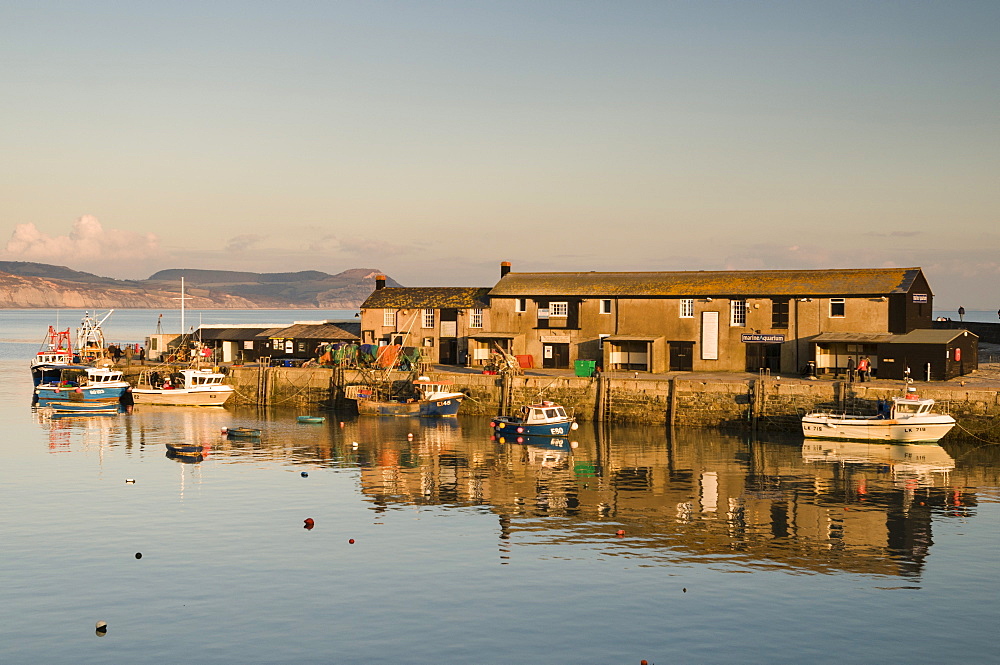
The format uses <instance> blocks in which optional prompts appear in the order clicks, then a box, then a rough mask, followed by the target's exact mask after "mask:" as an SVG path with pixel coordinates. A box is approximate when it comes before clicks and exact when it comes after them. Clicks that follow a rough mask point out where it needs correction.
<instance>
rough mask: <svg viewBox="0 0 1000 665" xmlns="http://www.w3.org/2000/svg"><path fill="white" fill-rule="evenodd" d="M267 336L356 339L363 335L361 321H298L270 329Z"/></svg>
mask: <svg viewBox="0 0 1000 665" xmlns="http://www.w3.org/2000/svg"><path fill="white" fill-rule="evenodd" d="M267 336H268V337H269V338H271V339H274V338H279V339H321V340H335V339H336V340H356V339H358V338H359V337H360V336H361V322H360V321H358V322H353V321H352V322H343V323H329V322H328V323H296V324H295V325H292V326H288V327H287V328H279V329H277V330H271V331H268V335H267Z"/></svg>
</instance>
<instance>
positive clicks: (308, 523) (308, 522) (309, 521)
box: [302, 517, 316, 530]
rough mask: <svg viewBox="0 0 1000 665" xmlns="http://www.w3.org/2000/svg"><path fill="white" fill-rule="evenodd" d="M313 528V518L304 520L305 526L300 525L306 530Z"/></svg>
mask: <svg viewBox="0 0 1000 665" xmlns="http://www.w3.org/2000/svg"><path fill="white" fill-rule="evenodd" d="M314 526H316V522H314V521H313V518H311V517H307V518H306V519H305V524H303V525H302V528H303V529H307V530H308V529H311V528H313V527H314Z"/></svg>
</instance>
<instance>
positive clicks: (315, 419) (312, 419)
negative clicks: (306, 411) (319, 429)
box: [297, 416, 326, 423]
mask: <svg viewBox="0 0 1000 665" xmlns="http://www.w3.org/2000/svg"><path fill="white" fill-rule="evenodd" d="M297 420H298V421H299V422H300V423H325V422H326V418H324V417H323V416H299V417H298V418H297Z"/></svg>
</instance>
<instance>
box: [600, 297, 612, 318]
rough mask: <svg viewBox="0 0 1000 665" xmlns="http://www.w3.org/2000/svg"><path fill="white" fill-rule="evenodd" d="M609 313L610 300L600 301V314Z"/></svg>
mask: <svg viewBox="0 0 1000 665" xmlns="http://www.w3.org/2000/svg"><path fill="white" fill-rule="evenodd" d="M610 313H611V300H610V299H609V300H602V301H601V314H610Z"/></svg>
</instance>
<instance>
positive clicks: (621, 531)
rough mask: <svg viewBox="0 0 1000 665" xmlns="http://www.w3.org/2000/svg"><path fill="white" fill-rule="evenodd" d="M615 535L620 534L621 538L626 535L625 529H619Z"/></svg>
mask: <svg viewBox="0 0 1000 665" xmlns="http://www.w3.org/2000/svg"><path fill="white" fill-rule="evenodd" d="M615 535H616V536H618V537H619V538H622V537H624V536H625V529H618V532H617V533H615Z"/></svg>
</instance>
